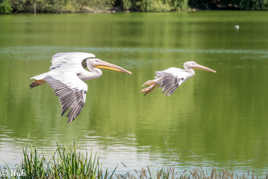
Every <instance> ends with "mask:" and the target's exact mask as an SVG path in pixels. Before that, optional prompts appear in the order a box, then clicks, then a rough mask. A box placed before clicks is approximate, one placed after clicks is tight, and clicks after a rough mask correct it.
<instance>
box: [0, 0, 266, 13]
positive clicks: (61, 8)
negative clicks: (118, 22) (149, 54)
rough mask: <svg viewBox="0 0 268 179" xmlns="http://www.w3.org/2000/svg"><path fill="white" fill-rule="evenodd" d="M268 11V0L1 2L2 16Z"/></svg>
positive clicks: (1, 0)
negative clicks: (112, 12) (128, 12)
mask: <svg viewBox="0 0 268 179" xmlns="http://www.w3.org/2000/svg"><path fill="white" fill-rule="evenodd" d="M188 8H195V9H239V10H267V9H268V0H0V13H20V12H29V13H64V12H90V11H93V12H95V11H96V10H102V11H109V10H116V11H126V10H128V11H142V12H150V11H156V12H161V11H178V10H182V9H188Z"/></svg>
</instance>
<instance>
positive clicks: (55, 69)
mask: <svg viewBox="0 0 268 179" xmlns="http://www.w3.org/2000/svg"><path fill="white" fill-rule="evenodd" d="M98 68H103V69H108V70H114V71H118V72H125V73H128V74H131V72H130V71H128V70H126V69H124V68H122V67H120V66H117V65H114V64H111V63H108V62H105V61H103V60H100V59H98V58H96V56H95V55H94V54H91V53H83V52H67V53H56V54H55V55H54V56H53V57H52V62H51V66H50V71H48V72H46V73H42V74H40V75H37V76H33V77H31V79H33V80H34V81H33V82H32V83H31V85H30V87H31V88H33V87H36V86H39V85H42V84H44V83H45V82H47V83H48V84H49V86H50V87H51V88H53V89H54V91H55V93H56V96H58V97H59V101H60V103H61V108H62V113H61V115H62V116H63V115H64V113H65V112H66V111H67V110H69V112H68V115H67V116H68V118H69V120H68V122H72V121H73V120H74V119H75V118H76V117H77V116H78V115H79V113H80V111H81V109H82V107H83V106H84V104H85V101H86V93H87V89H88V86H87V84H86V83H85V82H84V81H85V80H91V79H95V78H99V77H100V76H101V75H102V71H101V70H100V69H98Z"/></svg>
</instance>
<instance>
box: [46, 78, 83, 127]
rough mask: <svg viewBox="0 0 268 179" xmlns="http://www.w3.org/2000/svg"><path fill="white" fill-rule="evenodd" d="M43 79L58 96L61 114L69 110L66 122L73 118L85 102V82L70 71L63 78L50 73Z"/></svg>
mask: <svg viewBox="0 0 268 179" xmlns="http://www.w3.org/2000/svg"><path fill="white" fill-rule="evenodd" d="M66 76H67V77H66ZM45 81H46V82H47V83H48V84H49V85H50V87H51V88H53V89H54V92H55V94H56V96H58V98H59V101H60V103H61V109H62V112H61V115H62V116H63V115H64V114H65V113H66V112H67V111H68V110H69V112H68V114H67V116H68V119H69V120H68V122H72V121H73V120H75V118H76V117H77V116H78V115H79V114H80V112H81V110H82V108H83V106H84V104H85V101H86V92H87V84H86V83H84V82H83V81H82V80H80V79H79V78H78V77H77V75H76V74H72V73H68V74H65V78H64V79H61V78H60V75H56V74H54V75H50V76H48V77H46V78H45Z"/></svg>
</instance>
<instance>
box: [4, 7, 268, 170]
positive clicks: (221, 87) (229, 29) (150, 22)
mask: <svg viewBox="0 0 268 179" xmlns="http://www.w3.org/2000/svg"><path fill="white" fill-rule="evenodd" d="M236 24H239V25H240V30H239V31H237V30H236V29H235V28H234V25H236ZM267 32H268V12H254V11H253V12H246V11H244V12H231V11H222V12H219V11H213V12H212V11H205V12H196V13H148V14H146V13H122V14H121V13H119V14H56V15H45V14H44V15H37V16H34V15H2V16H0V166H4V165H6V164H8V165H10V166H14V165H16V164H18V163H19V162H20V161H21V158H22V149H23V147H25V146H28V145H33V146H36V147H37V148H38V149H39V151H40V152H41V153H44V154H45V155H48V154H50V153H51V152H53V151H54V149H55V147H56V145H57V144H64V145H71V144H72V143H73V141H75V143H76V144H78V146H79V149H80V150H81V151H82V152H84V153H85V152H94V153H97V155H98V156H99V157H100V160H101V162H102V163H103V166H104V167H106V168H111V169H113V168H114V167H116V166H118V168H119V170H121V169H124V166H123V165H122V163H124V165H126V166H127V168H128V169H140V168H142V167H147V166H150V167H152V168H159V167H175V168H178V169H182V170H184V169H190V168H195V167H204V168H206V167H217V168H225V169H230V170H234V171H238V172H243V171H246V170H248V169H249V170H254V171H256V170H257V171H261V172H266V170H267V167H268V129H267V127H268V109H267V107H268V92H267V91H268V82H267V77H268V33H267ZM68 51H83V52H91V53H94V54H96V56H97V57H98V58H100V59H103V60H106V61H109V62H112V63H114V64H117V65H120V66H122V67H124V68H126V69H128V70H130V71H132V72H133V75H131V76H129V75H126V74H122V73H116V72H111V71H104V73H103V76H102V77H101V78H99V79H96V80H91V81H87V84H88V87H89V89H88V94H87V100H86V104H85V106H84V108H83V110H82V112H81V114H80V115H79V117H78V119H77V120H75V121H74V122H72V123H71V124H67V118H66V117H61V116H60V113H61V109H60V105H59V102H58V99H57V98H56V96H55V95H54V92H53V90H52V89H51V88H50V87H48V86H47V85H44V86H41V87H38V88H34V89H30V88H29V84H30V83H31V81H30V77H31V76H34V75H37V74H40V73H43V72H46V71H47V70H48V68H49V66H50V60H51V56H52V55H53V54H55V53H57V52H68ZM187 60H195V61H196V62H198V63H200V64H202V65H205V66H208V67H211V68H213V69H215V70H217V73H216V74H213V73H208V72H203V71H200V72H199V71H198V72H196V75H195V76H194V77H193V78H191V79H189V80H188V81H187V82H185V83H184V84H183V85H182V86H180V87H179V88H178V89H177V90H176V92H175V93H174V94H173V95H172V96H170V97H166V96H164V95H163V94H162V93H161V90H160V89H156V90H155V91H154V92H153V93H152V94H151V95H148V96H143V95H142V94H141V93H140V90H141V85H142V84H143V83H144V81H146V80H149V79H152V78H153V76H154V72H155V71H157V70H163V69H166V68H168V67H172V66H173V67H174V66H176V67H182V64H183V63H184V62H185V61H187Z"/></svg>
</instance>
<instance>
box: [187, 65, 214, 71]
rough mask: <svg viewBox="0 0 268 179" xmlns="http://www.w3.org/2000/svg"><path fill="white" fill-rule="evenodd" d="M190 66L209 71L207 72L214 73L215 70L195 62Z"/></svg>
mask: <svg viewBox="0 0 268 179" xmlns="http://www.w3.org/2000/svg"><path fill="white" fill-rule="evenodd" d="M192 68H194V69H200V70H205V71H209V72H213V73H216V70H213V69H211V68H208V67H205V66H203V65H199V64H196V65H195V66H193V67H192Z"/></svg>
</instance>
